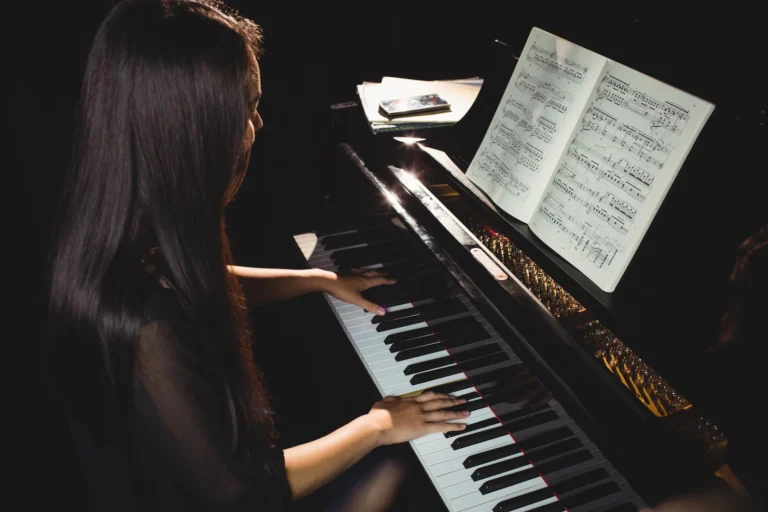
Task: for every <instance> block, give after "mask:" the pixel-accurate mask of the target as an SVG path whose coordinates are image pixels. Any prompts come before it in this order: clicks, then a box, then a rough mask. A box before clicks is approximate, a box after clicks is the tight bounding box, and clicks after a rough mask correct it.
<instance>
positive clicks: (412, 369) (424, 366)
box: [403, 343, 501, 375]
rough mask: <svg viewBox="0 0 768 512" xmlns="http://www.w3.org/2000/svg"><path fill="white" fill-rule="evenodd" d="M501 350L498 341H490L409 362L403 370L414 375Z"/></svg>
mask: <svg viewBox="0 0 768 512" xmlns="http://www.w3.org/2000/svg"><path fill="white" fill-rule="evenodd" d="M496 352H501V347H500V346H499V344H498V343H489V344H487V345H483V346H482V347H477V348H472V349H469V350H465V351H464V352H459V353H457V354H451V355H449V356H443V357H437V358H435V359H430V360H429V361H421V362H419V363H413V364H409V365H408V366H406V367H405V369H404V370H403V373H404V374H405V375H413V374H414V373H421V372H425V371H427V370H433V369H435V368H441V367H443V366H448V365H450V364H461V363H462V362H463V361H469V360H470V359H476V358H478V357H483V356H487V355H490V354H494V353H496Z"/></svg>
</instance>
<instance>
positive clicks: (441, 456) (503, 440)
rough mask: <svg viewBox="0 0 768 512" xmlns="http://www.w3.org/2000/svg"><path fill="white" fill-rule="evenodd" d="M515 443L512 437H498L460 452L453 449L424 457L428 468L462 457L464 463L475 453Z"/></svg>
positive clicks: (462, 449)
mask: <svg viewBox="0 0 768 512" xmlns="http://www.w3.org/2000/svg"><path fill="white" fill-rule="evenodd" d="M513 442H514V441H513V440H512V438H511V437H510V436H501V437H496V438H494V439H489V440H488V441H483V442H482V443H477V444H473V445H472V446H467V447H466V448H459V449H458V450H454V449H453V448H446V449H444V450H440V451H439V452H435V453H430V454H429V455H425V456H424V461H425V462H426V463H427V465H428V466H432V465H434V464H438V463H440V462H445V461H447V460H451V459H457V458H460V457H461V458H462V461H463V459H465V458H467V457H469V456H470V455H472V454H473V453H478V452H484V451H486V450H490V449H491V448H498V447H499V446H505V445H507V444H512V443H513Z"/></svg>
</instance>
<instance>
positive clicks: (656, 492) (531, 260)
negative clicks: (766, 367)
mask: <svg viewBox="0 0 768 512" xmlns="http://www.w3.org/2000/svg"><path fill="white" fill-rule="evenodd" d="M489 46H490V47H489V58H488V59H487V65H489V66H490V67H489V68H488V72H487V73H485V74H484V75H483V78H484V83H483V86H482V89H481V91H480V94H479V96H478V98H477V99H476V101H475V103H474V105H473V106H472V108H471V109H470V111H469V112H468V113H467V115H466V116H465V117H464V118H463V119H462V120H461V121H459V122H458V123H457V124H456V125H454V126H452V127H449V128H433V129H430V130H424V131H421V132H413V133H398V134H373V133H372V131H371V130H370V127H369V125H368V124H367V120H366V118H365V115H364V113H363V110H362V108H361V107H360V104H359V101H358V100H357V99H355V98H350V101H349V102H346V103H339V104H334V105H332V106H331V109H332V116H333V123H334V126H333V137H334V142H333V143H334V151H335V152H336V167H335V170H334V175H333V180H334V181H333V184H332V187H331V193H330V194H329V195H328V197H327V199H326V202H325V203H324V204H323V208H322V211H317V212H311V213H312V215H307V218H311V219H313V221H310V222H309V223H308V225H307V227H306V229H302V231H301V232H300V233H296V234H295V235H296V236H295V241H296V245H297V247H298V248H299V250H300V251H301V252H302V254H303V256H304V258H305V259H306V263H307V265H309V266H313V267H320V268H326V269H329V270H335V271H345V270H349V269H353V268H371V269H380V270H382V271H385V272H388V273H389V274H390V275H391V276H393V277H395V278H397V279H398V283H397V284H396V285H394V286H391V287H381V288H377V289H373V290H370V291H368V292H366V295H367V296H368V297H369V298H370V299H371V300H374V301H376V302H378V303H380V304H383V305H385V306H388V307H389V313H388V315H387V316H385V317H383V318H378V317H374V316H372V315H370V314H368V313H366V312H365V311H363V310H362V309H360V308H358V307H355V306H351V305H348V304H344V303H342V302H339V301H337V300H335V299H332V298H330V297H328V298H327V306H328V308H329V309H330V310H331V311H332V312H333V317H334V318H335V320H336V321H337V322H338V323H339V325H340V326H341V327H342V328H343V331H344V333H345V334H346V336H347V338H348V340H349V342H350V343H349V351H350V353H354V354H355V355H356V356H357V357H358V358H359V360H360V364H361V366H362V367H364V368H365V369H366V371H367V373H368V375H369V377H370V382H372V383H374V384H375V386H376V388H377V390H378V391H379V392H380V393H381V394H382V395H386V394H398V395H402V394H408V393H412V392H417V391H420V390H424V389H436V390H440V391H444V392H449V393H452V394H454V395H456V396H463V397H466V398H468V399H469V402H467V405H465V406H463V407H465V408H469V409H470V410H471V411H472V413H471V416H470V417H469V419H468V420H467V421H468V423H469V428H467V430H466V431H464V432H461V433H458V435H453V434H451V435H443V434H432V435H429V436H427V437H425V438H422V439H419V440H416V441H414V442H412V443H411V448H412V450H413V453H414V454H415V456H416V458H418V461H419V463H420V464H421V465H422V466H423V469H424V473H425V475H426V479H428V480H429V481H430V482H431V484H432V486H433V487H434V489H429V490H428V491H429V492H430V493H432V494H433V495H434V497H435V510H439V509H445V510H451V511H456V512H458V511H469V512H479V511H481V510H489V511H490V510H493V511H501V510H535V511H541V512H544V511H561V510H570V511H574V512H576V511H593V510H594V511H596V510H600V511H617V512H618V511H624V510H626V511H631V510H638V509H640V508H642V507H644V506H650V505H652V504H654V503H657V502H658V501H660V500H663V499H665V498H667V497H670V496H674V495H676V494H679V493H681V492H686V491H689V490H695V489H707V488H713V487H717V486H721V485H726V486H731V487H733V488H736V489H742V490H743V489H744V488H745V487H746V488H747V490H749V488H748V487H749V485H754V484H752V483H751V481H750V477H749V471H748V469H749V468H747V469H746V470H745V469H743V468H741V467H738V465H736V466H734V464H729V460H728V459H727V458H726V453H727V446H728V444H729V442H731V439H730V438H729V435H728V415H725V414H723V415H718V412H719V411H718V409H717V405H713V404H712V403H710V401H709V399H708V398H709V395H708V392H707V391H706V389H705V387H701V386H700V385H699V383H700V382H701V375H700V374H697V375H695V376H692V372H691V371H690V370H691V368H690V366H691V365H692V364H694V363H693V362H692V361H694V360H695V358H692V357H691V356H690V354H692V353H694V352H696V353H698V352H700V351H702V347H701V344H702V343H703V340H702V332H704V331H705V330H706V329H709V330H710V331H711V327H712V325H713V324H715V323H717V322H718V321H719V316H718V314H717V313H718V311H721V307H722V305H723V304H721V303H719V302H716V303H714V304H713V303H712V301H711V300H710V299H711V295H706V294H702V293H700V290H702V289H703V288H704V287H705V285H703V284H702V285H700V286H699V285H697V284H696V283H698V282H699V281H698V280H697V278H696V276H695V275H694V274H695V272H696V266H695V264H694V263H692V264H691V265H690V266H689V268H688V270H689V271H688V272H686V268H685V265H684V262H685V261H686V259H687V258H694V257H695V253H696V252H697V251H701V250H704V249H702V248H696V249H692V250H691V251H690V253H688V254H682V255H681V254H680V250H679V248H678V247H675V246H674V245H672V246H670V240H671V237H672V236H673V228H671V227H669V226H668V225H667V224H668V223H667V222H666V220H668V219H671V218H675V217H676V216H679V215H681V214H682V213H681V212H684V211H685V209H686V208H688V207H689V206H690V205H688V204H687V203H686V200H685V197H686V196H685V193H684V190H680V189H679V188H674V187H673V189H672V191H671V192H670V194H669V196H668V198H667V200H666V202H665V203H664V205H663V207H662V209H661V210H660V211H659V213H658V215H657V218H656V220H655V221H654V223H653V224H652V227H651V229H650V230H649V233H648V235H647V236H646V238H645V240H644V241H643V243H642V245H641V247H640V249H639V250H638V252H637V253H636V255H635V257H634V259H633V261H632V264H631V265H630V267H629V269H628V270H627V273H626V274H625V276H624V278H623V279H622V282H621V283H620V285H619V286H618V288H617V289H616V291H615V292H614V293H606V292H603V291H602V290H600V289H599V288H598V287H597V286H595V285H594V283H592V282H591V281H590V280H589V279H587V278H586V277H585V276H584V275H583V274H581V273H580V272H579V271H578V270H576V269H575V268H573V267H572V266H571V265H569V264H568V263H567V262H565V261H564V260H563V259H562V258H560V257H559V256H558V255H557V254H555V253H554V252H553V251H552V250H551V249H549V248H548V247H546V246H545V245H543V244H542V243H541V242H539V241H538V240H537V239H536V237H535V236H533V235H532V234H531V233H530V232H529V230H528V229H527V227H526V226H525V225H524V224H522V223H520V222H517V221H515V220H514V219H513V218H511V217H509V216H508V215H506V214H504V213H503V212H502V211H500V210H499V209H498V208H497V207H495V205H494V204H493V203H492V202H491V201H489V200H488V199H487V198H486V197H485V195H484V194H483V193H482V192H481V191H479V190H478V189H477V188H476V187H475V186H474V185H473V184H472V183H471V182H470V181H469V180H468V179H467V178H466V176H465V175H464V172H465V171H466V170H467V167H468V165H469V163H470V161H471V160H472V158H473V156H474V154H475V151H476V150H477V148H478V146H479V145H480V142H481V140H482V138H483V136H484V134H485V132H486V129H487V128H488V125H489V123H490V120H491V119H492V117H493V114H494V112H495V109H496V107H497V105H498V103H499V101H500V99H501V97H502V95H503V92H504V89H505V87H506V86H507V82H508V80H509V77H510V76H511V74H512V72H513V70H514V66H515V52H514V49H512V48H510V47H509V46H508V45H507V44H504V43H502V42H493V43H492V44H490V45H489ZM710 131H712V130H709V129H708V128H707V129H705V130H704V133H703V135H702V139H707V137H708V132H710ZM403 137H416V138H419V139H420V140H418V141H415V142H414V141H413V140H410V139H406V138H403ZM706 144H708V142H706V141H704V142H702V140H701V139H700V142H699V143H698V144H697V145H696V147H694V150H693V152H692V156H691V158H690V159H689V163H687V164H686V165H685V166H684V167H683V170H682V171H681V176H683V178H681V180H682V181H683V182H685V179H686V178H684V176H688V175H690V174H692V173H696V172H700V169H691V168H690V167H691V166H693V165H702V163H703V162H704V161H706V160H707V158H708V157H707V153H706V147H704V146H703V145H706ZM691 162H693V163H691ZM686 173H687V174H686ZM681 186H684V185H681ZM681 265H682V267H681ZM700 280H702V281H705V280H706V279H704V278H703V277H702V278H701V279H700ZM707 332H709V331H707ZM693 373H696V372H693ZM699 373H701V372H699ZM711 378H712V379H717V378H720V377H718V376H717V375H712V376H711ZM425 492H427V490H425Z"/></svg>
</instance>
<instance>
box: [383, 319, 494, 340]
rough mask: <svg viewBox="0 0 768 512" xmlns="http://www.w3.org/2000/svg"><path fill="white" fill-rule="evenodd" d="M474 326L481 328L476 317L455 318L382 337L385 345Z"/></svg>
mask: <svg viewBox="0 0 768 512" xmlns="http://www.w3.org/2000/svg"><path fill="white" fill-rule="evenodd" d="M474 328H482V326H481V325H480V322H478V321H477V320H476V319H474V318H472V317H465V318H457V319H455V320H449V321H447V322H443V323H441V324H437V325H430V326H428V327H419V328H418V329H411V330H410V331H405V332H397V333H395V334H390V335H389V336H387V337H386V338H384V343H385V344H387V345H391V344H393V343H397V342H398V341H406V340H411V339H414V338H418V337H421V336H430V335H433V334H439V333H442V332H445V331H453V330H463V329H474Z"/></svg>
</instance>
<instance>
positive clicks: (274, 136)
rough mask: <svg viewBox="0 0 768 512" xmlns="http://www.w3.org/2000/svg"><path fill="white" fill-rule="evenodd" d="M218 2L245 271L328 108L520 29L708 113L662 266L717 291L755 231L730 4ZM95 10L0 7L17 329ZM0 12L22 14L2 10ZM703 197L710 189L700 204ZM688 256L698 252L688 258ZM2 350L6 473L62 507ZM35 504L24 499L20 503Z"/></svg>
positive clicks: (741, 20)
mask: <svg viewBox="0 0 768 512" xmlns="http://www.w3.org/2000/svg"><path fill="white" fill-rule="evenodd" d="M229 3H230V5H232V6H234V7H236V8H238V9H240V10H241V12H242V13H243V14H245V15H247V16H249V17H251V18H252V19H254V20H255V21H256V22H257V23H260V24H261V25H262V26H263V28H264V31H265V46H266V53H265V55H264V57H263V59H262V63H261V64H262V75H263V77H262V81H263V89H264V99H263V101H262V107H261V112H262V115H263V118H264V120H265V128H264V130H263V131H262V132H261V133H260V134H259V136H258V137H257V142H256V145H255V147H254V156H253V159H252V165H251V169H250V173H249V176H248V178H247V180H246V182H245V184H244V187H243V189H242V190H241V193H240V194H239V196H238V198H237V200H236V201H235V203H234V204H233V205H232V207H231V212H230V213H231V215H230V224H231V228H232V231H233V239H234V242H235V244H236V249H237V251H239V252H240V253H241V254H244V255H247V259H248V263H250V264H259V265H280V261H279V256H277V255H276V254H279V253H275V252H271V251H270V250H269V247H268V246H269V243H270V240H272V239H273V238H274V237H277V236H280V235H281V234H284V233H287V232H290V230H291V229H292V227H293V226H295V225H297V224H300V223H301V220H302V213H303V210H304V209H305V207H306V206H308V205H313V204H315V203H316V202H317V201H319V200H321V198H322V197H323V195H324V192H325V186H324V178H325V176H326V174H325V173H326V172H327V171H328V168H329V165H330V162H331V157H332V154H331V146H330V144H329V116H330V111H329V108H328V106H329V105H330V104H331V103H335V102H340V101H347V100H351V99H354V94H355V85H356V84H358V83H361V82H362V81H364V80H370V81H379V80H380V79H381V77H382V76H383V75H391V76H402V77H410V78H420V79H438V78H458V77H465V76H474V75H480V76H483V75H484V74H485V73H486V71H487V70H486V69H485V68H484V66H483V64H484V60H483V55H484V52H485V51H486V50H487V48H488V47H489V45H490V44H491V43H492V41H493V40H494V39H500V40H503V41H505V42H507V43H508V44H510V45H511V46H512V47H513V48H517V49H521V48H522V47H523V45H524V43H525V40H526V38H527V36H528V33H529V32H530V29H531V27H533V26H538V27H540V28H543V29H545V30H548V31H550V32H553V33H555V34H557V35H559V36H561V37H564V38H566V39H569V40H571V41H573V42H575V43H577V44H579V45H581V46H585V47H587V48H589V49H591V50H594V51H596V52H598V53H600V54H602V55H605V56H607V57H609V58H612V59H614V60H617V61H619V62H621V63H623V64H626V65H628V66H630V67H632V68H635V69H637V70H640V71H642V72H644V73H647V74H649V75H651V76H654V77H656V78H658V79H661V80H663V81H665V82H667V83H670V84H672V85H675V86H677V87H679V88H681V89H684V90H686V91H689V92H691V93H693V94H696V95H698V96H701V97H703V98H705V99H707V100H709V101H711V102H713V103H715V105H716V109H715V113H714V114H713V117H712V119H711V121H710V123H709V125H708V127H707V130H708V133H706V135H705V136H706V142H705V144H706V152H703V151H701V152H700V153H699V154H700V156H699V157H698V158H699V159H700V162H701V163H702V164H706V165H700V166H697V167H696V171H695V172H690V173H687V174H685V175H683V176H682V177H681V179H682V180H683V185H680V186H681V187H686V188H687V187H694V188H696V187H700V188H701V191H702V194H704V197H703V198H702V203H701V205H700V206H699V205H697V209H696V210H692V211H691V214H690V215H691V223H690V229H692V230H693V232H694V235H692V239H697V240H700V242H701V244H700V245H697V246H696V247H692V248H691V253H690V254H688V255H682V256H679V257H677V259H675V258H673V259H672V260H671V263H670V264H671V265H672V264H674V265H676V264H681V263H684V262H685V260H686V259H687V260H688V261H689V262H691V264H698V265H699V266H700V271H701V273H702V275H704V276H705V277H704V278H707V279H713V282H715V283H720V284H719V286H722V283H724V280H725V278H726V277H727V273H728V271H729V270H730V266H729V265H730V264H731V262H732V259H733V256H734V254H735V247H736V245H737V244H738V243H739V242H740V241H741V240H743V239H744V238H745V237H746V236H747V235H749V234H751V233H753V232H754V231H755V230H756V229H757V227H758V226H759V225H761V224H764V223H766V221H768V214H767V211H768V207H766V201H765V193H766V191H767V190H768V188H766V181H767V180H766V176H765V174H766V169H767V168H766V162H765V156H764V151H765V148H766V137H765V109H766V103H767V102H766V90H768V88H766V78H768V77H767V75H766V70H765V55H766V50H768V45H766V34H765V19H764V18H763V17H762V16H760V13H755V12H745V11H739V10H737V9H736V8H735V6H733V5H728V6H725V7H723V6H721V7H722V8H715V7H714V6H712V7H709V8H707V7H704V6H703V4H702V3H700V2H699V3H698V4H697V5H696V7H695V8H691V9H688V8H684V7H681V8H679V11H678V12H670V11H667V10H665V9H664V6H663V4H658V5H653V4H649V3H642V4H639V5H637V6H627V7H622V8H621V9H616V8H611V9H605V8H604V6H603V5H602V4H597V3H595V4H594V5H593V6H588V7H586V8H585V9H582V14H581V15H578V16H574V15H573V13H572V12H569V10H567V9H561V8H560V6H558V5H556V4H552V3H542V4H541V5H540V6H538V7H531V8H527V9H525V11H524V12H517V13H515V14H512V13H499V12H498V10H497V7H495V6H493V4H490V3H487V4H483V3H482V2H473V3H472V4H471V6H469V7H466V6H465V7H464V8H462V9H460V8H459V7H458V4H456V6H455V7H450V6H449V5H448V4H447V3H443V4H440V5H436V4H432V5H429V6H427V5H424V6H418V7H417V6H416V5H415V4H410V5H409V4H405V5H404V4H400V3H396V4H393V5H387V4H385V3H376V4H367V3H364V4H358V5H357V6H355V7H352V8H350V6H342V5H338V6H336V5H333V4H331V3H317V4H314V5H311V6H300V5H298V4H293V3H291V4H279V5H278V6H275V4H262V3H260V2H255V1H250V0H238V1H235V0H232V1H230V2H229ZM110 4H111V2H108V1H93V2H48V3H46V2H43V3H41V2H28V3H26V4H25V5H23V6H18V5H17V6H15V7H14V8H11V10H10V11H5V12H6V16H5V19H4V25H5V28H6V30H5V33H6V35H7V36H10V38H11V39H10V40H9V43H10V44H8V45H7V46H6V53H7V55H8V56H9V59H8V60H6V63H5V66H6V69H10V70H11V72H10V73H9V74H8V76H9V77H10V79H11V84H12V86H14V89H13V91H12V95H11V96H9V100H10V101H7V104H6V109H7V112H9V113H10V116H7V117H6V119H7V121H6V122H7V123H8V125H9V128H10V129H11V132H12V134H13V135H12V138H11V139H10V141H11V146H10V148H9V152H8V154H9V155H10V156H11V159H12V160H11V162H12V165H10V166H9V169H10V170H11V171H12V172H8V173H7V175H8V176H9V177H11V178H13V177H21V178H22V180H21V181H22V187H23V188H22V189H21V190H22V193H20V194H16V193H14V192H13V191H12V190H11V189H10V187H9V188H7V189H6V204H7V205H9V206H10V207H11V211H12V215H13V216H12V217H11V218H10V220H11V223H10V224H12V226H13V227H14V228H15V230H10V231H8V232H7V236H8V237H9V243H8V247H9V248H12V249H14V250H13V251H9V252H12V253H14V255H16V256H19V261H18V262H16V261H15V262H14V263H13V265H19V267H15V266H14V267H10V268H23V269H24V271H23V272H21V273H16V275H24V276H25V277H24V278H23V280H22V281H21V283H20V284H21V286H20V290H22V291H26V292H30V291H31V292H32V293H31V295H24V296H25V297H27V296H28V297H29V298H30V299H31V300H32V302H31V304H34V305H37V306H38V307H35V306H33V307H31V308H30V309H27V308H24V309H23V313H24V315H26V316H23V317H22V318H27V317H29V315H30V311H32V315H33V316H34V323H32V324H30V325H33V326H35V327H40V328H41V330H42V328H43V327H44V320H43V317H42V316H41V315H42V314H43V309H42V305H43V302H42V300H41V299H42V298H41V297H40V296H39V290H40V284H41V283H42V279H41V276H42V273H41V272H42V271H43V267H42V263H43V262H44V254H45V249H46V247H47V237H48V235H49V227H50V215H51V208H52V207H53V205H54V204H55V200H56V198H57V197H58V187H59V183H60V179H61V176H62V172H63V167H64V166H65V165H66V163H67V159H68V156H69V155H68V151H69V143H70V140H69V137H70V122H71V109H72V107H73V105H74V103H75V101H76V98H77V94H78V87H79V80H80V76H81V73H82V69H83V65H84V61H85V57H86V52H87V49H88V44H89V42H90V39H91V37H92V35H93V33H94V31H95V30H96V28H97V27H98V24H99V22H100V20H101V18H102V17H103V16H104V14H105V13H106V11H107V10H108V8H109V6H110ZM505 6H506V5H505ZM16 8H23V9H24V10H25V12H23V13H14V12H13V11H14V10H15V9H16ZM507 9H508V7H507ZM675 10H677V9H675ZM363 11H365V12H363ZM584 11H589V12H587V14H588V15H587V14H584ZM734 13H735V14H734ZM16 14H18V16H17V15H16ZM593 14H594V15H595V16H592V15H593ZM603 16H604V19H602V18H601V17H603ZM707 130H705V132H706V131H707ZM14 157H15V159H14ZM712 180H716V183H717V187H713V186H712V183H713V181H712ZM705 184H708V185H705ZM712 190H717V192H718V194H717V195H716V196H712V194H711V192H712ZM673 192H674V190H673ZM670 197H671V198H674V194H672V195H671V196H670ZM17 231H18V232H17ZM714 233H716V234H717V236H712V235H713V234H714ZM30 253H32V254H33V258H31V259H30V258H29V254H30ZM701 253H707V254H709V256H708V257H707V258H703V259H701V262H699V263H696V261H697V260H698V259H699V258H698V257H697V254H701ZM29 276H31V279H29ZM9 282H13V283H16V280H15V279H13V278H9ZM32 331H33V332H34V331H35V329H33V330H32ZM34 334H38V333H37V332H34ZM15 339H16V340H17V341H19V342H20V343H18V344H14V346H12V347H11V349H12V350H13V349H18V348H21V349H23V350H22V351H21V352H20V353H19V355H18V359H14V358H9V360H12V361H17V360H18V361H20V362H21V363H22V364H19V365H14V366H15V367H17V368H19V369H20V372H19V374H20V375H19V377H18V379H19V380H17V381H15V382H21V383H22V385H21V386H14V387H6V388H7V390H9V391H10V392H9V393H8V401H7V402H6V404H7V406H6V408H5V409H4V411H5V412H4V419H5V420H6V421H5V422H4V423H5V424H6V425H7V426H10V427H11V428H10V429H9V434H8V436H7V440H8V443H9V445H11V446H12V447H13V448H20V449H21V453H20V455H21V459H20V461H21V462H22V465H21V466H20V467H19V471H17V475H19V476H22V477H23V478H25V480H26V481H27V482H31V483H32V485H33V486H36V487H37V486H38V485H39V484H40V483H44V482H45V481H44V480H41V479H44V478H47V477H46V476H44V471H45V468H46V467H47V468H50V469H51V470H52V471H53V475H54V478H53V479H52V480H51V482H53V481H56V482H58V484H59V485H53V486H48V485H46V487H45V488H46V489H54V490H55V492H56V493H58V498H56V497H55V496H54V499H55V500H56V501H59V503H60V504H62V500H63V502H66V501H67V499H68V498H72V497H73V496H76V492H75V491H69V490H68V489H69V487H68V486H67V485H66V483H67V482H68V480H67V478H68V477H69V476H71V474H70V473H69V472H68V470H69V469H70V468H71V466H68V465H67V464H68V463H67V459H66V458H65V457H64V458H61V457H57V455H58V454H59V453H60V448H61V447H62V446H63V445H62V444H60V443H61V442H62V439H63V438H61V437H60V435H59V434H58V432H59V430H57V429H59V427H60V425H59V424H58V423H56V422H55V421H54V419H52V418H50V417H47V416H46V414H45V410H46V409H45V402H44V401H43V400H42V399H41V398H40V395H39V390H37V388H36V386H35V383H36V381H37V379H38V377H37V375H35V374H34V371H35V369H36V367H35V366H34V362H35V361H37V359H36V352H37V348H38V347H39V344H38V341H37V339H36V337H35V336H26V335H25V336H24V337H22V338H15ZM27 349H29V350H27ZM13 353H15V352H13ZM27 363H31V364H27ZM15 374H16V372H11V373H10V375H15ZM24 390H30V391H31V393H22V392H21V391H24ZM24 419H27V420H33V421H32V422H31V423H32V424H33V425H37V428H31V427H29V426H28V425H27V426H24V424H25V421H24ZM25 441H26V442H25ZM27 477H28V478H27ZM45 496H46V493H45V492H42V490H38V491H37V492H36V493H35V494H33V495H28V496H27V499H30V498H32V499H33V501H34V500H36V499H42V498H43V497H45Z"/></svg>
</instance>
